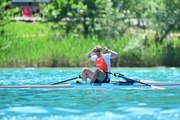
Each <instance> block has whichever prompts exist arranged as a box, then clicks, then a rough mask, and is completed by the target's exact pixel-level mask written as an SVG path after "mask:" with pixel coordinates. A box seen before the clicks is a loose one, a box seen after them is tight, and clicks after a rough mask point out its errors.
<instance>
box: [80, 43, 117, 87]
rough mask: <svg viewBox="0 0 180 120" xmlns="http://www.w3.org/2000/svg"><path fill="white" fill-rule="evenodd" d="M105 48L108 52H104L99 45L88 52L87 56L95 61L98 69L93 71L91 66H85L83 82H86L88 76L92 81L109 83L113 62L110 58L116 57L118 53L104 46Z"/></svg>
mask: <svg viewBox="0 0 180 120" xmlns="http://www.w3.org/2000/svg"><path fill="white" fill-rule="evenodd" d="M104 50H105V51H106V52H107V53H106V54H103V53H102V47H101V46H100V45H97V46H96V47H95V48H94V49H93V50H91V51H90V52H89V53H88V54H87V58H88V59H90V60H92V61H95V64H96V70H95V71H94V72H92V71H91V70H90V69H89V68H87V67H85V68H83V69H82V79H83V82H84V83H86V81H87V78H90V79H91V81H90V84H91V83H109V82H110V76H109V74H107V72H110V69H111V63H110V60H111V59H113V58H116V57H117V55H118V53H117V52H115V51H112V50H110V49H108V48H107V47H104ZM94 53H95V54H96V55H92V54H94Z"/></svg>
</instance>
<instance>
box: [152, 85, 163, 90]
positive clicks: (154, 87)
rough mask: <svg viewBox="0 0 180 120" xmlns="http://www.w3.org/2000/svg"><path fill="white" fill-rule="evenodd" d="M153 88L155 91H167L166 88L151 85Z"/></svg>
mask: <svg viewBox="0 0 180 120" xmlns="http://www.w3.org/2000/svg"><path fill="white" fill-rule="evenodd" d="M151 88H153V89H158V90H165V88H164V87H160V86H155V85H151Z"/></svg>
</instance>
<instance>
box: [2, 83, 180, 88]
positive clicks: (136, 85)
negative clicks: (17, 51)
mask: <svg viewBox="0 0 180 120" xmlns="http://www.w3.org/2000/svg"><path fill="white" fill-rule="evenodd" d="M149 84H151V85H155V86H160V87H164V88H180V83H149ZM3 88H29V89H31V88H62V89H64V88H67V89H69V88H79V89H94V88H95V89H96V88H97V89H98V88H107V89H108V88H135V89H136V88H150V87H149V86H145V85H143V84H139V83H127V82H116V83H94V84H92V85H90V84H81V83H69V84H59V85H16V86H13V85H12V86H0V89H3Z"/></svg>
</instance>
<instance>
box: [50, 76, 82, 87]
mask: <svg viewBox="0 0 180 120" xmlns="http://www.w3.org/2000/svg"><path fill="white" fill-rule="evenodd" d="M78 78H81V75H78V76H77V77H74V78H70V79H67V80H63V81H60V82H57V83H53V84H51V85H57V84H60V83H64V82H67V81H71V80H75V79H78Z"/></svg>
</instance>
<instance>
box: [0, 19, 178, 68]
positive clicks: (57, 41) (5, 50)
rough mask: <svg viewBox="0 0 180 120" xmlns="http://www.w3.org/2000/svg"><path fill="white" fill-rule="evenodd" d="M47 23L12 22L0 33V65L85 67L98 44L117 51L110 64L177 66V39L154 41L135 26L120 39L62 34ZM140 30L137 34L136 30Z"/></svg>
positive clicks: (91, 64)
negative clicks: (87, 56) (88, 54)
mask: <svg viewBox="0 0 180 120" xmlns="http://www.w3.org/2000/svg"><path fill="white" fill-rule="evenodd" d="M48 24H50V23H39V22H31V23H27V22H11V23H9V24H7V25H6V26H5V27H4V30H5V32H4V33H3V35H1V37H0V67H84V66H94V62H92V61H89V60H88V59H87V58H86V54H87V53H88V52H89V51H90V50H91V49H92V48H93V47H94V46H95V45H97V44H99V45H101V46H103V47H104V46H106V47H108V48H110V49H112V50H114V51H116V52H118V57H117V58H116V59H114V60H112V66H113V67H154V66H172V67H180V54H179V53H180V40H179V38H178V37H177V38H175V37H174V38H173V40H167V39H166V40H164V41H163V43H162V44H159V43H156V42H155V40H154V36H152V37H148V39H145V38H144V37H143V33H141V32H142V31H140V30H138V29H136V28H134V29H133V30H132V31H129V34H128V35H124V37H122V38H119V39H107V40H102V39H99V38H98V37H96V36H95V35H88V36H87V37H86V38H85V37H84V36H83V35H80V34H78V35H77V34H76V35H74V34H68V35H64V34H61V31H56V32H54V31H52V30H51V29H50V28H49V25H48ZM138 33H140V34H138Z"/></svg>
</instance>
